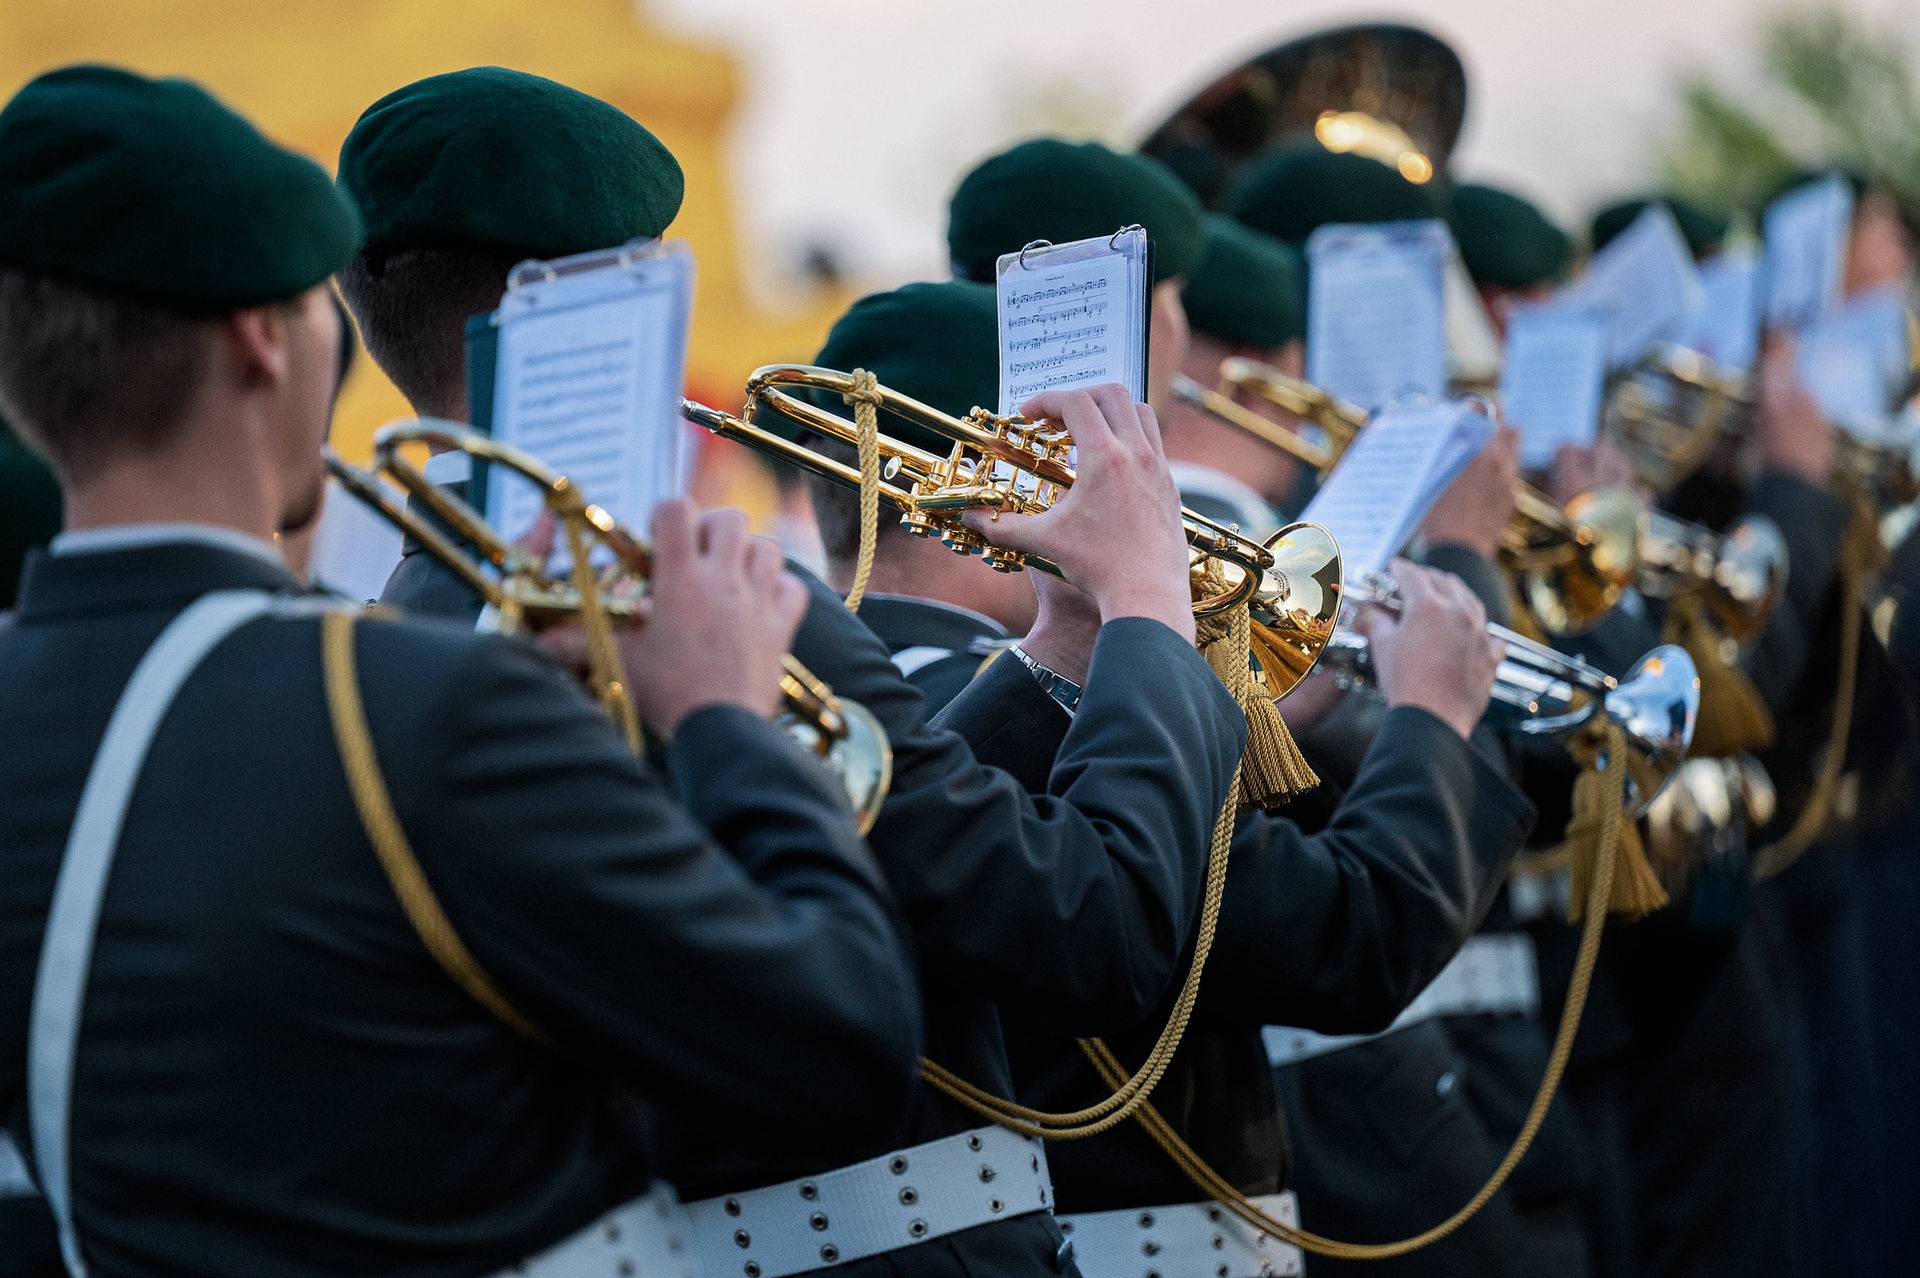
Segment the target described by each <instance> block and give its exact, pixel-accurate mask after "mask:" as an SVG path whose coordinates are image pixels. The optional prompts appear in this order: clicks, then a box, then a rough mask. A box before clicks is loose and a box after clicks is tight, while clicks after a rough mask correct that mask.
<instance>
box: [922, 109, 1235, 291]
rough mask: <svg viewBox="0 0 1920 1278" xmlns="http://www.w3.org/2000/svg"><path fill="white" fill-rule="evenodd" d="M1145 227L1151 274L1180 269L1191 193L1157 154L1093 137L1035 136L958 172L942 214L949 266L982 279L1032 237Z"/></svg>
mask: <svg viewBox="0 0 1920 1278" xmlns="http://www.w3.org/2000/svg"><path fill="white" fill-rule="evenodd" d="M1134 224H1138V225H1140V226H1143V227H1145V228H1146V232H1147V236H1148V238H1149V239H1151V240H1152V241H1153V253H1154V280H1155V282H1156V283H1158V282H1159V281H1162V280H1167V279H1172V278H1174V277H1176V276H1183V275H1187V274H1190V273H1191V272H1192V270H1193V269H1194V267H1195V266H1197V265H1198V264H1199V260H1200V255H1201V252H1202V242H1201V222H1200V201H1199V200H1198V199H1197V198H1195V196H1194V194H1193V192H1192V191H1190V190H1188V189H1187V187H1186V185H1185V184H1184V183H1182V182H1181V181H1180V179H1179V178H1178V177H1175V176H1174V174H1173V172H1172V170H1170V169H1168V168H1167V167H1166V166H1165V165H1164V164H1162V163H1160V162H1159V161H1158V160H1153V159H1149V158H1148V157H1146V156H1144V155H1136V154H1131V153H1127V152H1121V151H1114V150H1111V149H1110V148H1108V147H1105V146H1102V145H1100V144H1099V143H1098V142H1080V143H1074V142H1065V141H1062V140H1060V139H1058V138H1041V139H1038V140H1036V141H1032V142H1023V143H1021V144H1020V145H1019V146H1016V147H1014V148H1012V149H1011V150H1008V151H1003V152H1001V153H1000V154H999V155H996V156H994V157H992V158H991V159H989V160H986V161H984V162H983V163H981V164H980V165H979V166H978V167H976V168H975V169H974V170H973V171H972V172H970V173H968V174H967V176H966V177H965V178H963V179H961V182H960V186H959V189H958V190H956V191H955V192H954V194H953V200H952V202H951V204H950V206H949V220H948V223H947V250H948V254H949V256H950V257H951V258H952V260H953V269H954V274H956V275H958V276H961V277H962V278H965V279H971V280H981V281H991V280H992V279H993V273H994V263H995V262H996V261H997V260H998V259H999V258H1000V257H1001V255H1003V254H1006V253H1017V252H1019V251H1020V250H1021V248H1023V247H1025V246H1026V245H1027V244H1030V243H1032V242H1033V241H1034V240H1050V241H1052V242H1053V243H1055V244H1066V243H1070V242H1072V241H1074V240H1087V239H1092V238H1094V237H1095V236H1101V235H1111V234H1112V233H1113V232H1115V231H1117V230H1119V229H1120V228H1121V227H1123V226H1130V225H1134Z"/></svg>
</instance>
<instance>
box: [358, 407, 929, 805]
mask: <svg viewBox="0 0 1920 1278" xmlns="http://www.w3.org/2000/svg"><path fill="white" fill-rule="evenodd" d="M410 445H426V446H429V447H431V448H436V449H443V450H456V451H459V452H463V453H466V454H467V455H468V456H470V457H472V458H473V459H474V460H475V461H476V462H486V463H491V464H492V466H493V467H494V469H495V470H496V472H512V473H515V474H518V475H520V476H522V477H524V478H526V479H528V480H530V481H532V483H533V484H534V485H535V486H536V487H537V488H539V489H540V492H541V496H542V497H543V498H544V500H545V502H546V506H547V509H548V510H549V511H551V512H552V513H553V515H554V517H555V519H556V520H557V521H559V522H560V523H561V524H562V526H563V527H564V526H567V525H568V524H572V525H574V526H577V527H579V528H581V529H582V530H583V531H585V532H586V534H587V536H586V537H585V538H584V539H583V541H584V543H585V544H590V545H597V546H600V547H604V548H605V549H606V550H607V551H609V552H611V554H612V557H613V561H614V566H613V570H612V573H611V575H610V579H609V574H600V578H601V579H600V585H599V588H598V590H597V591H596V592H594V594H593V598H592V599H591V600H583V598H582V595H581V592H580V589H579V587H578V586H577V585H576V583H575V582H574V581H570V580H566V579H562V578H558V577H555V576H553V575H552V574H550V573H549V572H548V571H547V569H546V565H545V564H544V563H543V562H541V560H540V558H539V557H538V556H536V555H534V554H532V553H530V552H529V551H527V550H525V549H522V548H521V547H519V546H516V545H513V544H512V543H510V542H508V541H507V540H505V539H504V538H503V537H501V536H500V534H499V533H497V532H496V531H494V529H493V528H491V527H490V526H489V525H488V524H487V522H486V519H485V518H484V517H483V516H482V515H481V514H480V512H479V511H477V510H475V509H474V508H473V507H472V506H470V505H468V504H467V503H466V502H464V501H462V500H460V499H459V498H458V497H455V496H453V495H451V494H450V493H448V492H447V491H446V490H445V489H444V488H441V487H439V486H438V485H436V484H434V483H432V482H431V481H430V480H428V479H427V477H426V476H425V474H423V473H422V472H421V471H420V469H419V468H417V467H416V466H414V465H413V464H412V462H410V461H409V460H408V459H407V458H406V456H405V455H404V454H403V452H402V450H403V449H405V448H407V447H408V446H410ZM324 455H325V459H326V465H327V469H328V471H329V472H330V473H331V474H332V475H333V477H334V478H335V479H336V480H338V481H339V483H340V485H341V487H343V488H345V489H346V490H347V491H348V492H349V493H351V494H352V495H353V496H354V497H356V498H358V499H359V500H360V501H362V502H364V503H366V504H367V505H368V506H369V507H371V508H372V509H373V510H374V511H375V512H376V513H378V514H379V515H381V516H382V517H383V518H385V519H386V520H387V521H388V522H389V523H391V524H393V525H394V526H395V527H396V528H398V529H399V530H400V531H401V532H402V533H404V534H406V535H407V536H409V537H412V538H414V539H415V540H416V541H418V542H419V543H420V545H421V546H422V547H423V548H424V549H425V550H426V551H427V552H428V553H430V554H432V555H433V557H434V558H435V559H437V560H439V561H440V562H441V563H442V564H445V565H446V566H447V568H448V569H450V570H451V571H452V572H453V573H454V574H455V575H456V576H458V577H459V578H460V579H461V580H462V581H463V582H465V583H466V584H467V585H468V586H469V587H471V588H472V589H473V590H474V591H475V592H476V593H477V594H478V595H479V596H480V597H481V598H482V599H484V600H486V602H487V603H488V604H489V605H491V606H492V608H493V609H494V611H495V612H496V613H497V614H498V618H499V622H498V625H499V629H500V631H501V632H502V633H504V634H513V633H517V632H520V631H523V630H525V631H536V632H537V631H540V630H543V629H546V628H547V627H549V626H555V625H561V624H565V623H568V622H573V621H585V622H587V623H589V624H590V623H591V616H590V614H592V613H595V612H597V613H598V614H599V615H600V616H603V617H604V618H606V619H607V620H609V621H611V622H613V623H616V624H618V623H621V622H627V623H631V622H633V621H634V620H635V619H636V618H637V617H638V615H639V597H640V595H641V594H642V593H643V592H644V590H645V587H646V583H647V578H648V574H649V572H650V570H651V566H652V556H651V555H650V553H649V552H648V550H647V547H646V546H645V545H644V544H643V543H642V542H641V541H640V540H639V539H638V538H636V537H635V536H634V535H633V534H632V533H630V532H629V531H628V530H627V529H625V528H623V527H621V526H620V525H619V524H618V523H616V522H615V521H614V519H613V517H612V516H611V515H609V514H608V513H607V512H606V511H605V510H604V509H602V508H601V507H599V506H596V505H593V504H591V503H589V502H588V501H587V500H586V498H585V496H584V495H582V493H581V492H580V490H579V488H578V487H576V486H575V485H574V483H573V482H572V481H571V480H569V479H568V478H567V477H566V476H565V475H561V474H559V473H557V472H556V471H554V470H553V469H551V468H550V467H548V466H547V465H546V464H545V463H543V462H541V461H540V460H539V459H538V458H536V457H533V456H532V455H531V454H529V453H526V452H524V451H523V450H521V449H518V448H514V447H512V446H510V445H507V444H503V443H500V442H499V441H498V440H494V439H491V438H489V437H488V436H486V435H483V434H481V433H480V432H478V431H475V430H472V429H470V428H468V427H466V426H463V425H460V424H459V423H456V422H447V421H436V420H432V419H424V420H420V421H408V422H398V423H395V424H393V425H390V426H387V427H384V428H382V429H381V430H380V431H379V432H378V433H377V434H376V435H375V436H374V464H373V468H372V469H371V470H363V469H361V468H360V467H358V466H353V465H350V464H349V463H347V462H345V461H342V460H341V459H340V458H339V457H338V456H336V455H335V454H334V452H333V450H332V449H326V450H324ZM382 476H386V477H390V478H391V479H392V480H393V482H394V483H396V484H398V485H399V487H400V489H401V490H403V491H404V492H405V493H406V494H407V495H409V496H410V497H412V498H413V499H414V500H415V501H417V502H419V503H420V505H421V506H423V507H424V508H425V509H426V511H427V512H429V515H430V516H431V517H430V518H429V517H423V516H422V515H420V514H417V513H415V512H414V511H413V510H411V509H409V508H408V507H407V506H406V505H404V504H402V503H401V502H400V501H399V500H396V498H395V496H394V494H393V493H392V492H391V491H390V490H389V489H388V488H387V486H386V485H385V484H384V483H383V482H382V478H381V477H382ZM449 529H450V530H451V533H449V532H448V531H447V530H449ZM461 541H466V542H470V543H471V549H468V548H466V547H463V546H462V545H461V544H460V542H461ZM784 665H785V668H784V671H783V673H782V674H781V677H780V695H781V700H782V702H783V703H784V705H785V711H784V712H783V713H782V714H781V716H780V717H779V719H778V720H777V723H778V726H780V727H781V728H782V729H784V730H785V732H786V733H787V735H788V736H789V737H791V738H793V740H794V741H795V742H796V743H797V744H798V745H799V746H800V747H801V748H802V749H804V750H806V751H807V752H808V753H809V754H811V755H813V756H814V757H815V758H816V759H818V760H820V762H821V763H822V764H823V765H824V766H825V767H826V768H827V769H828V770H829V771H831V772H832V773H833V774H834V775H835V777H836V778H837V779H838V780H839V781H840V783H841V785H842V786H843V787H844V788H845V789H846V792H847V797H848V798H849V799H850V800H851V801H852V803H853V808H854V811H855V813H856V814H857V815H858V817H859V820H860V830H861V833H863V834H864V833H865V832H866V831H867V830H868V829H870V828H871V827H872V825H873V821H874V818H875V817H876V816H877V815H878V814H879V810H880V804H881V801H882V800H883V799H884V798H885V797H886V794H887V789H888V787H889V786H890V785H891V783H892V780H893V751H892V748H891V747H890V746H889V744H888V742H887V736H886V731H885V730H884V729H883V728H882V727H881V726H880V723H879V721H878V720H877V719H875V718H874V717H873V715H872V713H871V712H870V711H868V710H867V709H866V707H864V706H862V705H859V704H857V703H855V702H852V701H847V700H845V699H843V698H840V697H836V696H835V695H834V694H833V691H832V690H831V689H830V688H828V687H827V685H826V684H824V683H822V682H821V681H820V680H819V679H818V678H817V677H815V676H814V675H813V674H812V673H811V672H810V671H808V670H807V669H806V667H804V666H802V665H801V664H800V663H799V662H798V661H795V660H794V659H793V657H792V656H790V655H789V656H787V657H786V658H785V662H784ZM617 679H618V672H617V671H602V670H596V671H595V677H594V682H595V684H596V688H595V691H596V692H599V693H601V694H602V699H603V701H608V700H609V699H610V698H611V699H618V700H622V701H624V702H625V704H626V705H627V707H628V708H629V710H630V708H631V699H630V697H628V695H627V693H626V691H625V689H624V688H623V687H621V686H619V685H618V683H617ZM610 681H612V683H611V687H609V686H608V685H609V682H610Z"/></svg>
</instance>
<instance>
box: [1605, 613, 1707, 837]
mask: <svg viewBox="0 0 1920 1278" xmlns="http://www.w3.org/2000/svg"><path fill="white" fill-rule="evenodd" d="M1605 701H1606V712H1607V715H1608V717H1609V718H1611V719H1613V721H1614V722H1615V723H1618V724H1619V725H1620V727H1621V729H1622V731H1624V732H1625V733H1626V737H1627V798H1626V805H1627V811H1628V812H1630V813H1632V814H1633V816H1634V817H1636V818H1638V817H1641V816H1644V815H1646V812H1647V809H1649V808H1650V807H1652V806H1653V803H1654V801H1655V800H1656V799H1658V798H1659V797H1660V795H1661V792H1662V791H1664V790H1665V789H1666V788H1667V785H1668V783H1669V782H1671V781H1672V780H1673V777H1674V773H1675V772H1676V771H1677V770H1678V769H1679V767H1680V765H1681V763H1682V762H1684V761H1685V760H1686V757H1687V750H1688V748H1689V747H1690V746H1691V745H1692V744H1693V728H1694V724H1695V722H1696V721H1697V720H1698V719H1699V717H1700V673H1699V671H1697V670H1696V669H1695V668H1694V665H1693V658H1691V657H1689V656H1688V655H1687V653H1686V650H1685V649H1683V648H1680V647H1678V646H1676V645H1674V644H1662V645H1660V646H1659V647H1658V648H1655V649H1654V650H1653V651H1652V652H1649V653H1648V654H1647V655H1646V656H1644V657H1642V658H1640V660H1639V662H1638V663H1637V664H1636V665H1635V666H1634V667H1633V669H1632V670H1631V671H1629V672H1628V673H1627V677H1626V678H1625V679H1623V680H1621V681H1620V686H1619V687H1617V688H1614V689H1613V690H1612V691H1610V692H1608V693H1607V694H1606V697H1605Z"/></svg>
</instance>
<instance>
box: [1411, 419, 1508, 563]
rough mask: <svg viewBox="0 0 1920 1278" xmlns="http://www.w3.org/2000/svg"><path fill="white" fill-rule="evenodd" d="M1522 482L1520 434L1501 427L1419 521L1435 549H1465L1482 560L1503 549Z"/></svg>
mask: <svg viewBox="0 0 1920 1278" xmlns="http://www.w3.org/2000/svg"><path fill="white" fill-rule="evenodd" d="M1519 481H1520V432H1519V431H1517V430H1515V429H1514V428H1513V427H1511V426H1507V425H1505V424H1502V425H1501V427H1500V429H1499V430H1497V431H1495V432H1494V436H1493V438H1492V439H1490V440H1488V441H1487V446H1486V447H1485V448H1482V449H1481V450H1480V451H1479V453H1478V454H1477V455H1475V457H1474V459H1473V460H1472V461H1470V462H1468V463H1467V464H1466V466H1465V467H1464V468H1463V469H1462V470H1461V471H1460V473H1459V474H1458V475H1457V476H1455V477H1454V481H1453V482H1452V483H1451V484H1448V485H1447V487H1446V491H1444V492H1442V493H1441V494H1440V497H1439V500H1437V501H1435V502H1434V503H1433V506H1432V508H1431V509H1430V510H1428V511H1427V517H1426V518H1425V519H1423V520H1421V521H1420V535H1421V536H1422V537H1424V538H1425V539H1426V541H1427V544H1428V545H1430V546H1447V545H1451V546H1465V547H1466V548H1467V549H1468V550H1471V551H1473V552H1474V553H1475V554H1477V555H1479V556H1480V557H1481V558H1482V559H1492V558H1493V556H1494V554H1495V552H1497V551H1498V550H1499V549H1500V534H1501V533H1502V532H1504V531H1505V529H1506V526H1507V521H1508V520H1509V519H1510V518H1511V517H1512V515H1513V487H1514V485H1515V484H1517V483H1518V482H1519Z"/></svg>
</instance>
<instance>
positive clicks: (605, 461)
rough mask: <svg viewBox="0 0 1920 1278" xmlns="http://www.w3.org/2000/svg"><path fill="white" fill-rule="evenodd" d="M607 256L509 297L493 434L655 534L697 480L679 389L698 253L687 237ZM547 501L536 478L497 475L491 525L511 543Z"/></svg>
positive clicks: (503, 314) (490, 494)
mask: <svg viewBox="0 0 1920 1278" xmlns="http://www.w3.org/2000/svg"><path fill="white" fill-rule="evenodd" d="M595 256H596V257H600V258H604V259H605V264H604V265H596V266H593V267H591V268H576V269H575V270H574V271H572V272H570V273H559V272H558V271H555V272H553V273H552V274H551V276H550V278H545V279H535V280H533V281H532V282H530V283H523V284H521V285H519V286H517V287H516V288H514V289H513V290H512V291H511V292H510V293H509V294H508V295H507V297H506V298H505V299H504V300H503V301H502V303H501V307H500V311H499V357H498V359H499V362H498V370H497V373H496V378H495V390H494V404H493V422H492V430H493V434H494V437H495V438H497V439H499V440H500V441H501V442H503V443H508V444H512V445H514V446H515V447H518V448H522V449H525V450H526V451H528V452H530V453H532V454H533V455H534V456H535V457H538V458H539V459H540V460H541V461H543V462H545V463H546V464H547V465H548V466H551V467H552V468H553V469H555V470H557V471H559V472H560V473H561V474H563V475H566V476H568V477H569V478H571V479H572V480H573V481H574V482H575V483H576V484H577V485H578V486H579V488H580V490H581V491H582V492H583V493H585V494H586V495H587V499H588V500H589V501H593V502H597V503H598V504H600V505H601V506H604V507H605V508H606V509H607V511H608V512H609V513H611V514H612V515H613V517H614V518H615V519H616V520H618V521H619V522H621V523H622V524H625V525H627V526H628V527H632V528H638V529H644V528H645V527H646V526H647V521H648V520H649V519H650V518H651V516H652V514H653V508H654V506H655V505H657V504H658V503H659V502H660V501H661V500H663V499H665V498H667V497H670V496H672V495H674V494H676V493H678V492H680V491H682V490H683V489H684V488H685V485H686V479H687V476H686V473H685V471H686V467H687V464H688V460H689V458H688V453H689V450H688V449H687V448H686V447H685V439H686V435H685V431H684V429H683V428H682V425H681V421H680V413H679V396H680V390H681V386H682V383H683V382H684V380H685V371H686V350H687V325H688V320H689V318H690V312H691V309H692V299H693V256H692V254H691V253H689V252H688V251H687V250H686V247H685V246H684V245H682V244H678V243H676V244H671V245H663V246H649V247H647V248H646V249H644V250H638V251H628V252H626V253H623V254H619V255H615V254H601V255H595ZM550 265H551V266H554V267H561V266H563V265H564V263H556V264H550ZM543 508H544V502H543V500H542V498H541V495H540V493H539V490H538V489H536V488H534V487H533V486H532V485H531V484H528V483H526V482H524V481H521V480H519V479H517V478H515V477H511V476H492V477H490V480H489V482H488V484H487V522H488V523H490V524H492V525H493V526H494V527H495V528H496V529H498V530H499V531H500V532H501V533H502V534H504V535H505V536H506V537H507V538H509V539H510V540H511V539H517V538H519V537H520V536H522V535H524V534H525V533H526V531H527V530H528V529H529V528H531V527H532V525H533V522H534V520H535V518H536V517H537V516H538V515H539V513H540V511H541V510H542V509H543ZM560 554H562V552H560V551H556V555H560Z"/></svg>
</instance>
